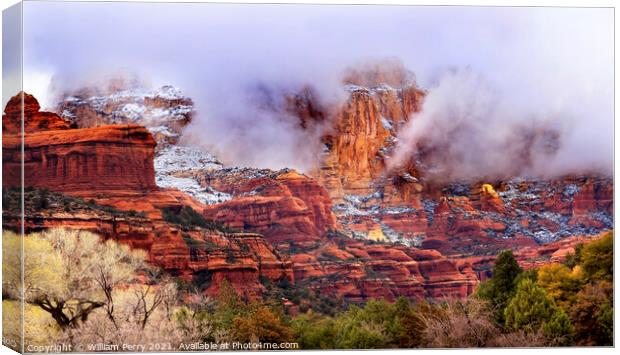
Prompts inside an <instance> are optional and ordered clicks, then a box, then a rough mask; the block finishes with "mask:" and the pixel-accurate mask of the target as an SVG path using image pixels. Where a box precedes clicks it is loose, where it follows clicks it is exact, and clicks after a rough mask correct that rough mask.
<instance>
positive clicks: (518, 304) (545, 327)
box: [504, 279, 571, 345]
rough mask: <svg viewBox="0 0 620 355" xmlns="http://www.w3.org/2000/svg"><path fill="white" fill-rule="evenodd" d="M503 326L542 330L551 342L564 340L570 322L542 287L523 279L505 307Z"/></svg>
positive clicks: (567, 334)
mask: <svg viewBox="0 0 620 355" xmlns="http://www.w3.org/2000/svg"><path fill="white" fill-rule="evenodd" d="M504 316H505V319H506V328H507V329H509V330H514V331H519V330H521V331H525V332H528V333H535V332H538V331H542V332H543V334H544V335H545V336H546V337H548V338H549V339H550V340H552V342H554V343H557V344H558V345H559V344H566V342H567V341H568V340H569V336H570V333H571V323H570V320H569V318H568V316H567V315H566V313H564V311H563V310H562V309H561V308H559V307H558V306H557V305H556V304H555V302H554V301H553V299H552V298H551V297H550V296H549V295H547V293H546V292H545V290H544V289H543V288H542V287H540V286H538V285H536V284H535V283H534V282H532V280H529V279H524V280H522V281H521V282H520V283H519V285H518V286H517V291H516V294H515V296H514V298H512V300H511V301H510V303H509V304H508V306H507V307H506V310H505V311H504Z"/></svg>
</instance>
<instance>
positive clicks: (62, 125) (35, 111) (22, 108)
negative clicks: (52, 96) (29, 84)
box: [2, 92, 71, 135]
mask: <svg viewBox="0 0 620 355" xmlns="http://www.w3.org/2000/svg"><path fill="white" fill-rule="evenodd" d="M22 112H23V119H22ZM22 121H23V125H24V132H25V133H34V132H40V131H47V130H61V129H62V130H64V129H70V128H71V122H69V121H68V120H65V119H63V118H62V117H60V116H58V115H57V114H55V113H52V112H44V111H41V106H40V105H39V102H38V101H37V99H35V97H34V96H32V95H30V94H27V93H24V92H20V93H18V94H17V95H15V96H13V97H12V98H11V99H10V100H9V102H8V103H7V105H6V107H5V108H4V115H2V134H3V135H11V134H20V133H21V132H22V127H21V126H22Z"/></svg>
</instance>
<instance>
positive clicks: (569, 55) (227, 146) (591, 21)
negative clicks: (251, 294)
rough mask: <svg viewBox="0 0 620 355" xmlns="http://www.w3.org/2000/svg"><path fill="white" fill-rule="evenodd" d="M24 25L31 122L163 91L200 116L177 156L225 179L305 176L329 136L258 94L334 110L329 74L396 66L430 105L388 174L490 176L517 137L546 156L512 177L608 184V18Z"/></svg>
mask: <svg viewBox="0 0 620 355" xmlns="http://www.w3.org/2000/svg"><path fill="white" fill-rule="evenodd" d="M24 22H25V32H24V75H25V76H24V86H25V87H24V89H25V90H26V91H27V92H31V93H33V94H35V96H37V97H38V98H39V99H40V100H41V101H42V102H41V103H42V106H43V107H46V106H47V107H52V106H53V104H54V98H55V96H56V95H58V94H59V93H60V92H62V91H64V90H70V89H72V88H78V87H80V86H84V85H88V84H90V83H93V82H98V81H100V80H102V79H105V78H106V77H107V76H110V75H117V74H118V73H119V72H125V73H131V75H137V76H139V77H141V78H146V79H148V80H149V81H150V82H151V83H152V84H153V85H164V84H173V85H175V86H178V87H179V88H181V89H182V90H183V91H184V93H186V94H187V95H188V96H190V97H191V98H192V99H193V100H194V101H195V103H196V109H197V112H198V114H197V117H196V118H195V120H194V121H193V122H192V124H191V125H190V126H189V127H188V128H187V129H186V132H185V134H184V138H183V141H184V142H185V143H186V144H191V145H195V146H200V147H203V148H204V149H207V150H209V151H211V152H214V153H215V154H216V155H218V156H219V157H220V158H221V159H223V160H224V161H225V162H226V163H229V164H236V165H246V166H254V167H267V168H273V169H277V168H283V167H292V168H297V169H300V170H302V171H308V170H309V169H311V168H313V167H315V165H316V163H317V161H318V157H317V155H318V154H319V152H320V150H321V146H320V139H319V138H320V135H321V133H322V130H323V129H328V128H327V127H318V128H316V129H315V130H313V132H312V133H311V134H308V133H307V132H306V131H304V130H302V129H301V128H299V126H298V125H296V124H294V121H293V120H291V119H289V118H288V117H286V116H287V114H286V113H285V112H283V111H281V110H265V109H264V107H263V105H262V103H261V102H259V101H260V100H257V98H256V92H257V91H256V88H261V87H265V88H269V89H270V90H276V92H277V91H278V90H281V91H283V92H284V91H287V90H296V89H298V88H300V87H301V86H303V85H306V84H308V85H311V86H312V87H314V88H315V89H316V92H317V93H318V96H319V97H320V99H321V101H322V103H324V104H325V105H327V106H330V105H331V106H333V105H338V103H341V102H343V100H346V95H345V91H344V90H342V88H341V84H340V80H341V75H342V73H343V70H345V69H346V68H347V67H349V66H351V65H355V64H356V63H362V62H364V61H365V60H367V59H369V58H370V59H376V58H398V59H400V60H401V61H402V62H403V64H404V65H405V66H406V67H407V68H408V69H409V70H411V71H413V72H414V73H415V74H416V77H417V82H418V84H419V85H420V86H421V87H422V88H423V89H425V90H427V91H428V96H427V98H426V100H425V103H424V106H423V110H422V112H421V113H419V114H418V115H417V116H416V117H414V119H412V120H411V121H410V122H409V123H408V125H407V126H406V127H404V128H403V130H402V131H401V133H400V136H399V139H400V143H399V145H398V147H397V150H396V152H395V154H396V155H395V157H394V158H393V159H392V162H402V161H406V160H407V159H409V158H410V157H411V156H413V155H415V154H416V149H417V148H416V147H417V146H418V143H419V142H420V141H421V140H424V142H425V143H426V144H431V145H434V146H441V147H443V149H444V153H443V155H442V159H441V160H440V161H436V162H433V163H434V164H436V165H437V166H436V167H435V168H437V169H438V170H437V171H440V172H441V171H446V172H449V174H450V177H451V178H458V179H467V178H473V177H476V176H496V175H502V174H503V173H505V172H506V171H508V170H510V169H513V168H514V165H515V163H516V162H514V152H515V151H516V150H518V149H517V148H518V147H516V146H515V144H517V145H518V144H519V143H518V142H519V140H518V139H515V137H514V135H515V132H516V131H518V129H519V127H542V128H544V129H547V128H548V129H552V130H553V131H554V132H557V133H558V134H559V139H558V142H557V143H558V144H557V147H556V148H557V149H555V150H554V151H552V152H550V151H549V150H548V149H544V147H542V148H541V149H536V147H535V148H533V149H532V150H531V152H530V153H531V154H532V157H531V164H529V165H528V166H527V167H524V168H523V171H518V172H516V173H519V174H526V175H540V176H549V175H557V174H564V173H574V172H586V171H588V172H590V171H594V172H604V173H609V172H611V170H612V165H613V138H614V137H613V10H610V9H590V8H588V9H585V8H581V9H571V8H525V7H522V8H501V7H493V8H485V7H426V6H425V7H413V6H380V7H374V6H316V5H314V6H313V5H235V4H228V5H224V4H188V3H186V4H164V3H63V2H60V3H54V2H27V3H25V4H24ZM7 69H8V71H10V69H11V68H6V67H5V73H6V72H7ZM513 142H516V143H513ZM392 164H395V163H392ZM442 165H443V166H442Z"/></svg>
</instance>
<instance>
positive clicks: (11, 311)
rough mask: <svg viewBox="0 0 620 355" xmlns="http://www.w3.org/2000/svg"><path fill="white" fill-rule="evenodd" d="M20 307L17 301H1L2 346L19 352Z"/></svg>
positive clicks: (20, 330)
mask: <svg viewBox="0 0 620 355" xmlns="http://www.w3.org/2000/svg"><path fill="white" fill-rule="evenodd" d="M21 312H22V307H21V305H20V302H18V301H9V300H3V301H2V337H3V339H4V341H3V343H4V345H6V346H8V347H10V348H11V349H13V350H16V351H21V350H20V349H21V334H22V313H21Z"/></svg>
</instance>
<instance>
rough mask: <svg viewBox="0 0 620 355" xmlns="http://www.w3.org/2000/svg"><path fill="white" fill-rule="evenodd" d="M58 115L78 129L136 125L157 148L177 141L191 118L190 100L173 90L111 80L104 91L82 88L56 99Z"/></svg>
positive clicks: (192, 104) (98, 88) (171, 88)
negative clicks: (143, 128) (147, 134)
mask: <svg viewBox="0 0 620 355" xmlns="http://www.w3.org/2000/svg"><path fill="white" fill-rule="evenodd" d="M56 110H57V112H59V114H60V116H62V117H63V118H65V119H67V120H68V121H70V122H72V123H74V124H75V125H76V126H77V127H79V128H88V127H97V126H103V125H110V124H129V123H133V124H138V125H141V126H144V127H146V128H147V129H148V130H149V132H151V133H152V134H153V137H154V138H155V140H156V141H157V142H158V143H159V146H160V147H162V148H163V147H164V146H166V145H167V144H174V143H176V142H177V141H178V139H179V137H180V135H181V131H182V129H183V127H185V126H186V125H187V124H188V123H189V122H191V120H192V118H193V116H194V103H193V101H192V100H191V99H190V98H189V97H187V96H185V95H183V93H182V92H181V91H180V90H179V89H178V88H176V87H174V86H171V85H165V86H162V87H160V88H155V89H151V88H146V87H145V86H144V85H142V84H141V83H140V82H138V81H136V80H126V79H124V80H121V79H117V80H113V81H111V82H110V83H109V84H108V85H107V87H106V88H105V89H101V88H100V87H84V88H81V89H78V90H75V91H70V92H66V93H64V94H63V95H61V97H60V98H59V100H58V103H57V105H56Z"/></svg>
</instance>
